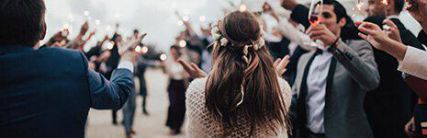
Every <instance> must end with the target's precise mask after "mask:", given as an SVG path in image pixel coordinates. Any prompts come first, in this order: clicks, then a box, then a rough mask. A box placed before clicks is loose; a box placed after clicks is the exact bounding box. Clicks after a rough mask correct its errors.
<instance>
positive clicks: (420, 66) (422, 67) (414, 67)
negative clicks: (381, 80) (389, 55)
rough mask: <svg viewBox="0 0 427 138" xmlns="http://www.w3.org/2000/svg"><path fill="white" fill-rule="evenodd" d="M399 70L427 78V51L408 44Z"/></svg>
mask: <svg viewBox="0 0 427 138" xmlns="http://www.w3.org/2000/svg"><path fill="white" fill-rule="evenodd" d="M407 48H408V49H407V50H406V53H405V57H404V58H403V60H402V61H401V62H400V65H399V68H398V70H399V71H401V72H404V73H407V74H410V75H412V76H415V77H418V78H421V79H424V80H427V52H426V51H423V50H419V49H416V48H414V47H411V46H408V47H407Z"/></svg>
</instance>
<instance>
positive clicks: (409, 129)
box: [405, 117, 417, 138]
mask: <svg viewBox="0 0 427 138" xmlns="http://www.w3.org/2000/svg"><path fill="white" fill-rule="evenodd" d="M405 133H406V135H408V137H411V138H412V137H416V136H417V134H416V133H415V121H414V117H412V118H411V120H409V122H408V123H406V125H405Z"/></svg>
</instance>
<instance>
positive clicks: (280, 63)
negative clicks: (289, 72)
mask: <svg viewBox="0 0 427 138" xmlns="http://www.w3.org/2000/svg"><path fill="white" fill-rule="evenodd" d="M288 64H289V56H288V55H286V56H285V57H284V58H283V59H280V58H279V59H277V60H276V61H275V62H274V67H275V68H276V71H277V74H278V75H279V76H282V75H283V74H284V73H285V72H286V66H288Z"/></svg>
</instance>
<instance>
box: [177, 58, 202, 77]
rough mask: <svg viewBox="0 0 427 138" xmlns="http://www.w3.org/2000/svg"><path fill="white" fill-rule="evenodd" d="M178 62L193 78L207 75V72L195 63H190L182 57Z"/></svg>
mask: <svg viewBox="0 0 427 138" xmlns="http://www.w3.org/2000/svg"><path fill="white" fill-rule="evenodd" d="M178 62H179V64H181V66H182V67H183V68H184V70H185V71H186V72H187V73H188V74H190V77H192V78H204V77H206V76H207V75H206V73H205V72H204V71H203V70H202V69H200V68H199V67H198V66H197V65H196V64H194V63H190V64H189V63H187V62H185V61H183V60H181V59H180V60H178Z"/></svg>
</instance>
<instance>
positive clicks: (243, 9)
mask: <svg viewBox="0 0 427 138" xmlns="http://www.w3.org/2000/svg"><path fill="white" fill-rule="evenodd" d="M246 10H248V7H246V5H244V4H242V5H240V7H239V11H240V12H245V11H246Z"/></svg>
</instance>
